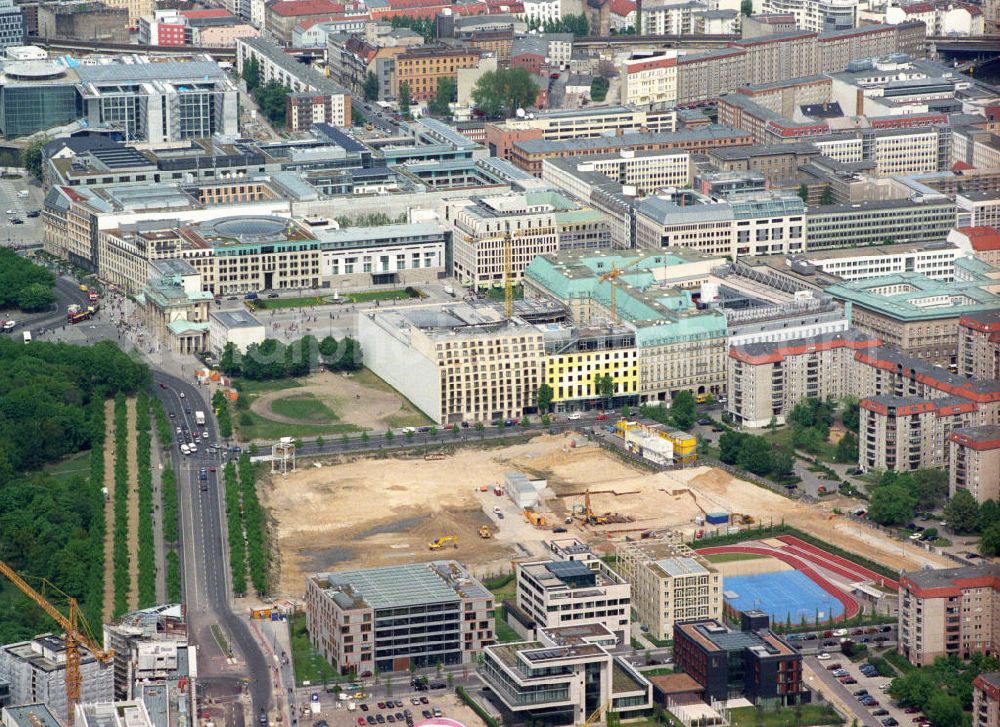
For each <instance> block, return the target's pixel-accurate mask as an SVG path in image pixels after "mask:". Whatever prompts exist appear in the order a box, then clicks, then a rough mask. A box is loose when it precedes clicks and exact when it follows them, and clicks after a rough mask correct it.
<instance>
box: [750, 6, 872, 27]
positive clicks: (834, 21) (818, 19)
mask: <svg viewBox="0 0 1000 727" xmlns="http://www.w3.org/2000/svg"><path fill="white" fill-rule="evenodd" d="M761 9H762V11H763V12H764V13H766V14H769V15H770V14H774V15H790V16H792V18H794V21H795V26H796V27H798V28H801V29H803V30H811V31H814V32H817V33H820V32H824V31H830V30H839V29H842V28H853V27H854V26H855V25H857V15H858V2H857V0H764V3H763V5H762V6H761Z"/></svg>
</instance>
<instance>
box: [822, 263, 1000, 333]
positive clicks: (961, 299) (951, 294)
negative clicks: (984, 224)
mask: <svg viewBox="0 0 1000 727" xmlns="http://www.w3.org/2000/svg"><path fill="white" fill-rule="evenodd" d="M998 272H1000V271H997V269H996V268H994V267H992V266H991V265H989V264H987V263H984V262H982V261H981V260H978V259H976V258H958V259H956V260H955V278H956V279H955V280H954V281H953V282H944V281H940V280H931V279H930V278H927V277H925V276H923V275H921V274H920V273H897V274H895V275H886V276H883V277H880V278H867V279H865V280H855V281H853V282H850V283H839V284H837V285H831V286H830V287H828V288H827V289H826V292H827V293H829V294H830V295H832V296H833V297H834V298H837V299H838V300H842V301H849V302H851V303H853V304H854V305H859V306H861V307H863V308H866V309H868V310H871V311H875V312H876V313H879V314H880V315H884V316H886V317H889V318H895V319H897V320H901V321H917V320H933V319H936V318H955V317H957V316H960V315H963V314H965V313H972V312H976V311H984V310H992V309H995V308H998V307H1000V296H998V295H996V294H995V293H992V292H991V291H990V290H988V289H987V288H990V287H994V286H996V285H997V284H998V281H997V279H995V278H993V277H990V274H991V273H992V274H994V275H995V274H997V273H998Z"/></svg>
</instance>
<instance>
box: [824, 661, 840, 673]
mask: <svg viewBox="0 0 1000 727" xmlns="http://www.w3.org/2000/svg"><path fill="white" fill-rule="evenodd" d="M843 668H844V665H843V664H841V663H840V662H839V661H835V662H833V663H832V664H830V665H829V666H827V667H826V670H827V671H837V669H843Z"/></svg>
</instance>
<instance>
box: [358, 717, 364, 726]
mask: <svg viewBox="0 0 1000 727" xmlns="http://www.w3.org/2000/svg"><path fill="white" fill-rule="evenodd" d="M364 724H365V718H364V717H358V727H364Z"/></svg>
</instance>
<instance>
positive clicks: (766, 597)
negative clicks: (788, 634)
mask: <svg viewBox="0 0 1000 727" xmlns="http://www.w3.org/2000/svg"><path fill="white" fill-rule="evenodd" d="M722 592H723V597H724V598H725V602H726V605H727V606H728V607H729V608H731V609H734V610H736V611H749V610H751V609H755V608H756V609H760V610H761V611H764V612H765V613H767V614H769V615H770V616H771V622H772V623H776V624H784V623H788V622H789V621H791V624H792V625H793V626H797V625H798V624H800V623H802V619H803V618H805V621H806V623H815V622H816V621H817V619H818V620H819V621H828V620H830V618H831V617H832V618H838V617H840V616H842V615H843V613H844V606H843V604H841V603H840V601H838V600H837V599H836V598H834V597H833V596H832V595H830V594H829V593H827V592H826V591H824V590H823V589H822V588H821V587H820V586H819V585H818V584H817V583H815V582H814V581H813V580H812V579H811V578H809V576H807V575H805V574H803V573H800V572H799V571H796V570H789V571H780V572H778V573H760V574H757V575H752V576H724V577H723V579H722Z"/></svg>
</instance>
